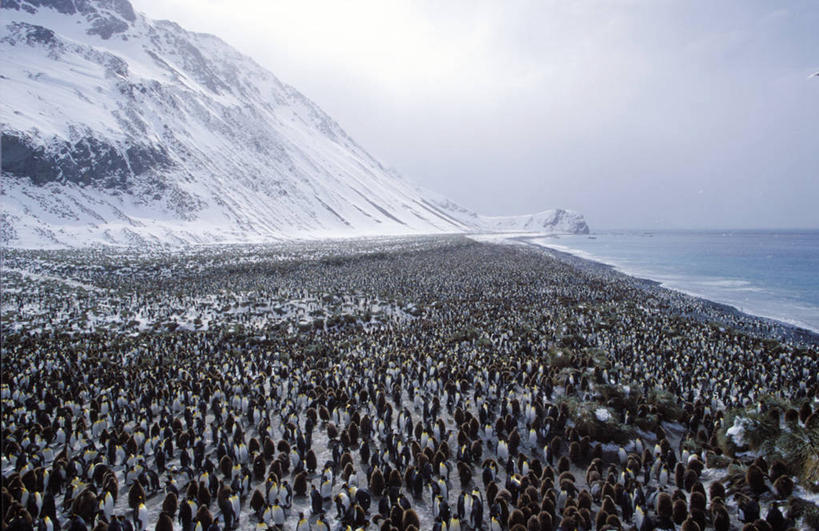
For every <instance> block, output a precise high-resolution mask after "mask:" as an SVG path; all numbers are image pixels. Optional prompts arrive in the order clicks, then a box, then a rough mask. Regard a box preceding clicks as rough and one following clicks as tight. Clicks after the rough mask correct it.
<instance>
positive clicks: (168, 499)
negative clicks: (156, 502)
mask: <svg viewBox="0 0 819 531" xmlns="http://www.w3.org/2000/svg"><path fill="white" fill-rule="evenodd" d="M178 505H179V503H178V500H177V497H176V493H173V492H169V493H168V494H166V495H165V499H164V500H162V510H163V511H164V512H166V513H168V514H169V515H171V518H173V517H174V516H176V509H177V508H178Z"/></svg>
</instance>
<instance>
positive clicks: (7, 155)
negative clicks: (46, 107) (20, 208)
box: [2, 133, 171, 190]
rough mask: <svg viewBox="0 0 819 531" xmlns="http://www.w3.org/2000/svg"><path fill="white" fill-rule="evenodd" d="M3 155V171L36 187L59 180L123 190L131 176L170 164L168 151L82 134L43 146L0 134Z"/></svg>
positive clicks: (13, 135) (12, 135) (17, 137)
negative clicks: (26, 180)
mask: <svg viewBox="0 0 819 531" xmlns="http://www.w3.org/2000/svg"><path fill="white" fill-rule="evenodd" d="M2 158H3V171H4V172H8V173H9V174H11V175H14V176H16V177H20V178H29V179H31V182H32V183H33V184H35V185H38V186H42V185H44V184H47V183H50V182H60V183H74V184H82V185H90V184H94V185H97V186H101V187H103V188H116V189H122V190H124V189H127V188H128V186H129V184H130V178H131V177H133V176H138V175H141V174H143V173H145V172H147V171H149V170H152V169H159V168H167V167H169V166H170V165H171V162H170V159H169V158H168V155H167V153H166V152H165V151H164V150H163V149H161V148H157V147H154V146H145V145H133V144H132V145H127V146H117V145H112V144H109V143H106V142H103V141H100V140H98V139H96V138H94V137H84V138H82V139H81V140H79V141H77V142H73V143H70V142H66V141H56V142H52V143H51V144H49V145H48V147H44V146H38V145H35V144H34V143H33V142H32V141H30V140H29V139H28V138H26V137H23V136H17V135H15V134H8V133H4V134H3V136H2Z"/></svg>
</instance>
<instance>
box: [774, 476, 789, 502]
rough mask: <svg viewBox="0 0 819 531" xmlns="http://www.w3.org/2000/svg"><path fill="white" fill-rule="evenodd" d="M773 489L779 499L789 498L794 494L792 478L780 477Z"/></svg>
mask: <svg viewBox="0 0 819 531" xmlns="http://www.w3.org/2000/svg"><path fill="white" fill-rule="evenodd" d="M773 488H774V492H775V493H776V496H777V497H778V498H788V497H789V496H790V495H791V494H793V480H792V479H791V478H790V476H779V478H777V480H776V481H774V484H773Z"/></svg>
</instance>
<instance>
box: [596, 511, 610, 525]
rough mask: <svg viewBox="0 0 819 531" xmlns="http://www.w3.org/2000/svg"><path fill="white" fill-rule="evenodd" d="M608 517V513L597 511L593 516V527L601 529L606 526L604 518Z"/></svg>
mask: <svg viewBox="0 0 819 531" xmlns="http://www.w3.org/2000/svg"><path fill="white" fill-rule="evenodd" d="M608 517H609V513H607V512H606V511H604V510H602V509H601V510H599V511H597V516H595V518H594V528H595V529H603V528H604V527H605V526H606V518H608Z"/></svg>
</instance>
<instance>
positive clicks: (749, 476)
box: [745, 464, 768, 494]
mask: <svg viewBox="0 0 819 531" xmlns="http://www.w3.org/2000/svg"><path fill="white" fill-rule="evenodd" d="M745 483H746V484H747V485H748V488H750V489H751V492H753V493H754V494H762V493H763V492H765V491H766V490H768V487H766V486H765V476H764V474H763V473H762V470H760V468H759V467H758V466H757V465H755V464H754V465H751V466H749V467H748V470H746V471H745Z"/></svg>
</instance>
